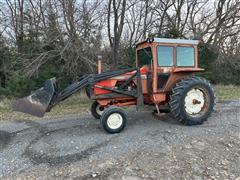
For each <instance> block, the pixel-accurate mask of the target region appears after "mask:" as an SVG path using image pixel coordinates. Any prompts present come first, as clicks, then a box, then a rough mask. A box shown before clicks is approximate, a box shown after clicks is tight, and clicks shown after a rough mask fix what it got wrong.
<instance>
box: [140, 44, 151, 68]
mask: <svg viewBox="0 0 240 180" xmlns="http://www.w3.org/2000/svg"><path fill="white" fill-rule="evenodd" d="M151 63H152V50H151V47H147V48H144V49H140V50H138V67H142V66H144V65H149V66H150V65H151Z"/></svg>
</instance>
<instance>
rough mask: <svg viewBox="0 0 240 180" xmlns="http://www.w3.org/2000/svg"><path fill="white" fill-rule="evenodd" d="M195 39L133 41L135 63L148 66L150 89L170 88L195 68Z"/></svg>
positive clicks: (161, 89)
mask: <svg viewBox="0 0 240 180" xmlns="http://www.w3.org/2000/svg"><path fill="white" fill-rule="evenodd" d="M198 43H199V41H198V40H183V39H167V38H148V39H147V40H146V41H142V42H140V43H138V44H137V45H136V49H137V52H136V66H137V67H139V68H142V67H145V68H146V69H147V75H148V77H149V78H148V79H149V81H151V82H148V84H151V86H150V85H149V86H150V87H149V89H151V90H152V92H153V93H161V92H166V91H170V90H171V89H172V86H173V84H175V83H176V82H177V81H178V80H179V79H181V78H183V76H184V75H185V74H187V75H189V73H192V72H196V71H203V69H201V68H198V49H197V45H198Z"/></svg>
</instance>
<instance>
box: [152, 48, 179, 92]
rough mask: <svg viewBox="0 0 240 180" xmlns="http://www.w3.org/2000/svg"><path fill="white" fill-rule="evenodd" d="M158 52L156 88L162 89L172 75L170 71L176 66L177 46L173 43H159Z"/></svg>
mask: <svg viewBox="0 0 240 180" xmlns="http://www.w3.org/2000/svg"><path fill="white" fill-rule="evenodd" d="M156 52H157V63H156V64H157V68H156V80H157V82H156V84H157V86H156V88H157V91H162V90H163V89H164V87H165V85H166V83H167V81H168V79H169V77H170V73H171V71H172V69H173V67H174V64H175V63H174V56H175V47H174V46H171V45H158V46H157V47H156Z"/></svg>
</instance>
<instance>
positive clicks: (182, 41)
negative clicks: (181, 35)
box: [153, 38, 199, 45]
mask: <svg viewBox="0 0 240 180" xmlns="http://www.w3.org/2000/svg"><path fill="white" fill-rule="evenodd" d="M153 42H157V43H176V44H194V45H197V44H199V41H198V40H187V39H168V38H154V41H153Z"/></svg>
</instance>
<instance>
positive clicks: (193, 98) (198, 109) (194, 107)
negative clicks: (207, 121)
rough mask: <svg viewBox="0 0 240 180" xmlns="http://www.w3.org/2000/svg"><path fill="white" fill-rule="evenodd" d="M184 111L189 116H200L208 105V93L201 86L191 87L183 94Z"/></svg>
mask: <svg viewBox="0 0 240 180" xmlns="http://www.w3.org/2000/svg"><path fill="white" fill-rule="evenodd" d="M184 107H185V111H186V112H187V113H188V114H189V115H190V116H194V117H196V116H201V115H203V114H204V113H205V112H207V109H208V107H209V95H208V93H207V92H206V90H204V89H202V88H193V89H191V90H190V91H188V93H187V94H186V96H185V99H184Z"/></svg>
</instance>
